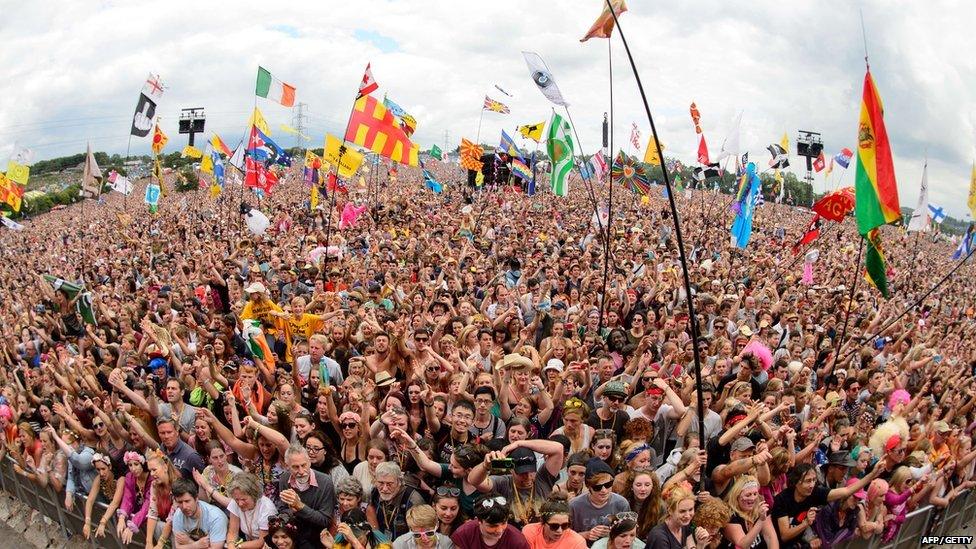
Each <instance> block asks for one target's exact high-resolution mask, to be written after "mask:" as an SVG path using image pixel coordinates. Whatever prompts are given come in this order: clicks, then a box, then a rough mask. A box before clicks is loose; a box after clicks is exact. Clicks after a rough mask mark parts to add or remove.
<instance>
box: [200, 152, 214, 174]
mask: <svg viewBox="0 0 976 549" xmlns="http://www.w3.org/2000/svg"><path fill="white" fill-rule="evenodd" d="M200 171H201V172H203V173H209V174H211V175H213V158H211V157H210V155H209V154H207V155H204V156H203V160H201V161H200Z"/></svg>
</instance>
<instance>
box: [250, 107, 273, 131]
mask: <svg viewBox="0 0 976 549" xmlns="http://www.w3.org/2000/svg"><path fill="white" fill-rule="evenodd" d="M251 126H257V127H258V129H259V130H261V133H263V134H264V135H271V128H269V127H268V122H267V121H266V120H265V119H264V115H263V114H261V111H259V110H258V108H257V107H254V112H253V113H251V118H250V119H248V121H247V127H248V128H250V127H251ZM248 131H250V130H248Z"/></svg>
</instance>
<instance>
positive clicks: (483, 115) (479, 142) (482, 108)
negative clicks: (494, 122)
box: [474, 105, 485, 147]
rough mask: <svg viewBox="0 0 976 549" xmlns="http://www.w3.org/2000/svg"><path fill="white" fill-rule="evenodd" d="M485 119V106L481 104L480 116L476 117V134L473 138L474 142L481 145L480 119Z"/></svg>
mask: <svg viewBox="0 0 976 549" xmlns="http://www.w3.org/2000/svg"><path fill="white" fill-rule="evenodd" d="M484 119H485V107H484V105H482V106H481V116H479V117H478V135H477V136H476V137H475V138H474V144H475V145H477V146H479V147H480V146H481V121H482V120H484Z"/></svg>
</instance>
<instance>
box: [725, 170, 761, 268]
mask: <svg viewBox="0 0 976 549" xmlns="http://www.w3.org/2000/svg"><path fill="white" fill-rule="evenodd" d="M742 178H743V179H742V187H741V189H740V190H741V201H739V204H738V205H739V210H738V213H737V214H736V215H735V221H734V222H733V223H732V245H734V246H736V247H738V248H741V249H744V248H745V247H746V246H748V245H749V237H751V236H752V215H753V212H754V211H755V208H756V200H757V198H758V196H759V195H760V190H761V188H762V183H760V181H759V175H758V174H756V165H755V164H754V163H752V162H750V163H749V164H748V165H747V166H746V173H745V174H743V176H742Z"/></svg>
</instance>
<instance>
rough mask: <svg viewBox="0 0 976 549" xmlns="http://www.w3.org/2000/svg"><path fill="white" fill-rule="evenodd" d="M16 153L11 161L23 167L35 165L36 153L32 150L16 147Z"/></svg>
mask: <svg viewBox="0 0 976 549" xmlns="http://www.w3.org/2000/svg"><path fill="white" fill-rule="evenodd" d="M14 151H15V152H14V154H13V155H12V156H11V157H10V160H12V161H14V162H16V163H18V164H20V165H22V166H30V165H31V164H33V163H34V151H33V150H32V149H28V148H27V147H17V146H14Z"/></svg>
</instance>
